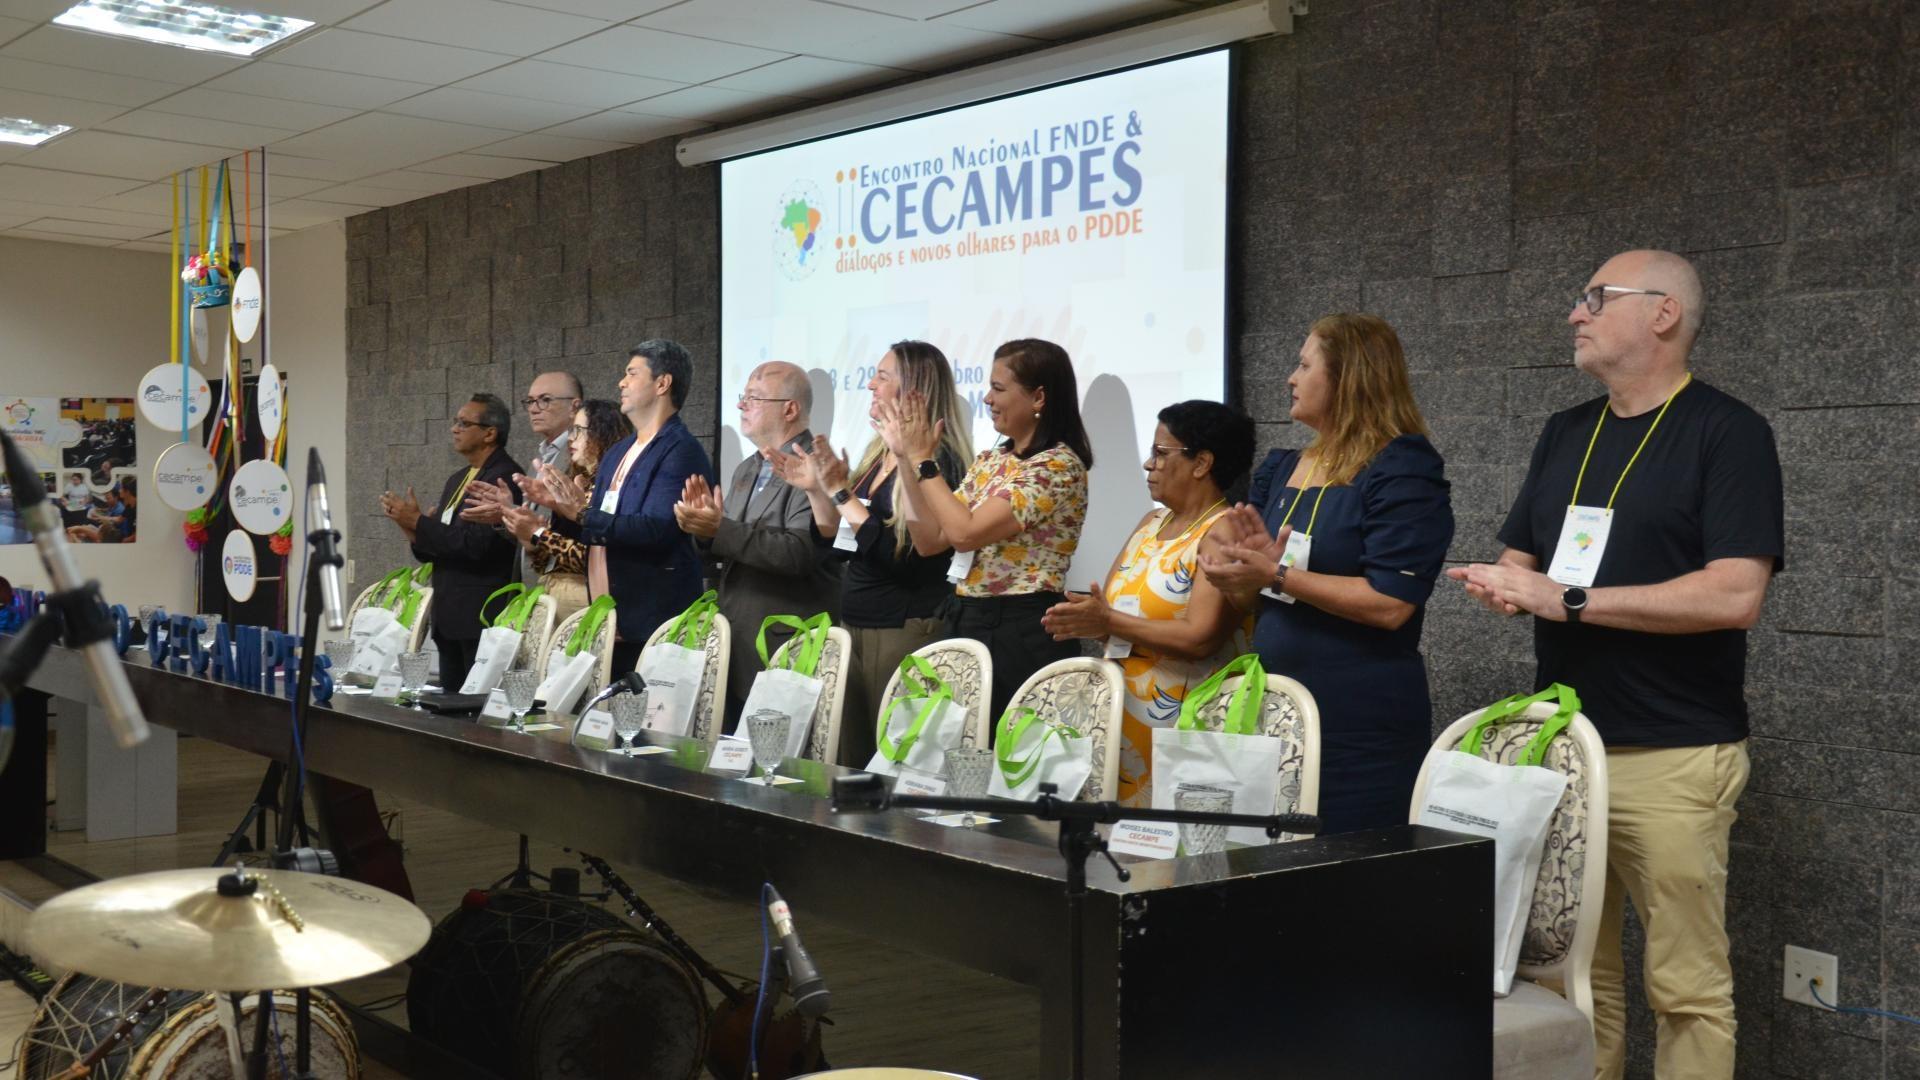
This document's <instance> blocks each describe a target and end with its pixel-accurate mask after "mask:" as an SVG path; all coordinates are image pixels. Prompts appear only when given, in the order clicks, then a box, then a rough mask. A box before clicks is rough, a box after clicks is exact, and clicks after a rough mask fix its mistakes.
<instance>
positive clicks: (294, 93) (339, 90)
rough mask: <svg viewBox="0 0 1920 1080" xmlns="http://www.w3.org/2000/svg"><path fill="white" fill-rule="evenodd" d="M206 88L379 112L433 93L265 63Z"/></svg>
mask: <svg viewBox="0 0 1920 1080" xmlns="http://www.w3.org/2000/svg"><path fill="white" fill-rule="evenodd" d="M206 87H207V88H210V89H213V90H226V91H229V92H231V93H235V94H254V95H259V96H263V97H270V98H281V99H283V100H287V101H307V102H312V103H314V104H317V105H339V106H344V107H346V108H349V109H377V108H379V107H380V106H382V105H386V104H390V103H392V102H395V101H399V100H400V99H401V98H405V97H412V96H413V95H415V94H418V93H421V92H423V91H427V90H431V89H433V85H432V84H431V83H423V82H409V81H406V80H402V79H376V78H374V77H372V76H370V75H350V74H348V73H346V72H344V71H322V70H320V69H319V68H304V67H295V66H293V65H292V64H275V63H271V62H269V61H266V60H262V61H259V62H257V63H252V64H248V65H247V66H246V67H243V68H241V69H240V70H239V71H236V72H234V73H232V74H230V75H222V76H220V77H219V78H217V79H214V80H212V81H210V82H208V83H207V84H206Z"/></svg>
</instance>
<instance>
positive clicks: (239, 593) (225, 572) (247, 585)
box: [220, 529, 260, 600]
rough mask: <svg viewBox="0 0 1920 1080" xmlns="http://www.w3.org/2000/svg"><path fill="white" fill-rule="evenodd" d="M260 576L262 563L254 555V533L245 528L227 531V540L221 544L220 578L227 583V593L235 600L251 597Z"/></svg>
mask: <svg viewBox="0 0 1920 1080" xmlns="http://www.w3.org/2000/svg"><path fill="white" fill-rule="evenodd" d="M259 577H260V565H259V563H258V562H257V561H256V560H255V559H254V556H253V534H252V533H249V532H247V531H246V530H245V529H234V530H233V531H231V532H229V533H227V542H226V543H225V544H222V545H221V546H220V580H221V581H224V582H226V584H227V595H228V596H231V597H233V598H234V599H235V600H247V599H249V598H251V597H252V596H253V586H254V583H255V582H257V581H258V580H259Z"/></svg>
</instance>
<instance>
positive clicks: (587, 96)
mask: <svg viewBox="0 0 1920 1080" xmlns="http://www.w3.org/2000/svg"><path fill="white" fill-rule="evenodd" d="M458 85H459V87H460V88H461V89H462V90H484V91H486V92H487V93H490V94H511V95H513V96H514V97H524V98H533V99H535V100H537V101H558V102H564V103H566V104H569V105H587V106H591V107H593V108H596V109H611V108H613V107H614V106H615V105H626V104H629V103H631V102H635V101H639V100H641V99H642V98H650V97H654V96H656V95H659V94H664V93H666V92H667V91H669V90H678V89H680V87H682V86H684V85H685V84H684V83H677V82H669V81H668V80H666V79H648V78H643V77H641V76H638V75H623V74H620V73H619V72H616V71H596V70H593V69H591V68H578V67H569V66H567V65H565V64H549V63H546V62H545V61H542V60H522V61H520V62H518V63H515V64H508V65H507V66H506V67H503V68H499V69H497V70H494V71H489V72H487V73H486V74H485V75H479V76H475V77H474V78H471V79H465V80H462V81H461V82H460V83H459V84H458Z"/></svg>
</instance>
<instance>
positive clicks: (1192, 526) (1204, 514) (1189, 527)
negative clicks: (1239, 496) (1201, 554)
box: [1149, 499, 1227, 544]
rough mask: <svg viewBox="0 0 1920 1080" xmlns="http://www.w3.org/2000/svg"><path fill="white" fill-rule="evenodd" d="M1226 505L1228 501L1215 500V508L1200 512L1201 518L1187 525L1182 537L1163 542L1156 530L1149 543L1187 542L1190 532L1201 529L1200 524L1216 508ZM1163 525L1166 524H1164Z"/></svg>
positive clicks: (1181, 533) (1181, 531)
mask: <svg viewBox="0 0 1920 1080" xmlns="http://www.w3.org/2000/svg"><path fill="white" fill-rule="evenodd" d="M1226 503H1227V500H1225V499H1217V500H1215V501H1214V504H1213V506H1209V507H1207V508H1206V509H1205V510H1202V511H1200V516H1199V517H1197V518H1194V519H1193V520H1192V521H1191V522H1189V523H1188V524H1187V527H1186V528H1184V529H1181V530H1180V535H1179V536H1176V537H1174V538H1173V539H1171V540H1162V539H1160V537H1159V534H1160V530H1159V529H1155V530H1154V537H1153V539H1152V540H1151V541H1149V542H1150V543H1154V544H1178V543H1179V542H1180V541H1182V540H1185V539H1186V538H1187V534H1188V533H1190V532H1192V531H1193V530H1195V529H1197V528H1199V527H1200V523H1201V522H1203V521H1205V520H1207V515H1208V514H1211V513H1213V511H1214V510H1215V508H1217V507H1221V506H1225V505H1226ZM1167 512H1168V513H1169V514H1171V513H1172V512H1173V511H1171V510H1169V511H1167ZM1163 524H1164V522H1163Z"/></svg>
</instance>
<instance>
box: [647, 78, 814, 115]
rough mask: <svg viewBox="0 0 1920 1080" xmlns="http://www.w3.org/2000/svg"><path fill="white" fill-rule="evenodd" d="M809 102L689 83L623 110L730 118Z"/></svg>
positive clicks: (794, 106)
mask: <svg viewBox="0 0 1920 1080" xmlns="http://www.w3.org/2000/svg"><path fill="white" fill-rule="evenodd" d="M810 104H812V102H809V101H803V100H801V99H800V98H789V97H781V96H779V95H778V94H750V93H748V92H746V91H745V90H722V89H721V88H719V87H717V86H689V87H687V88H686V89H685V90H675V91H674V92H673V93H671V94H661V95H660V96H659V97H651V98H648V99H647V100H645V101H638V102H635V103H633V104H632V105H628V106H627V107H625V108H623V109H621V110H620V111H621V112H633V113H642V114H644V115H647V116H672V117H677V118H679V119H682V120H731V119H735V118H737V117H741V116H748V115H752V114H755V113H770V112H779V111H781V110H782V109H795V108H799V107H801V106H803V105H810Z"/></svg>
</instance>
